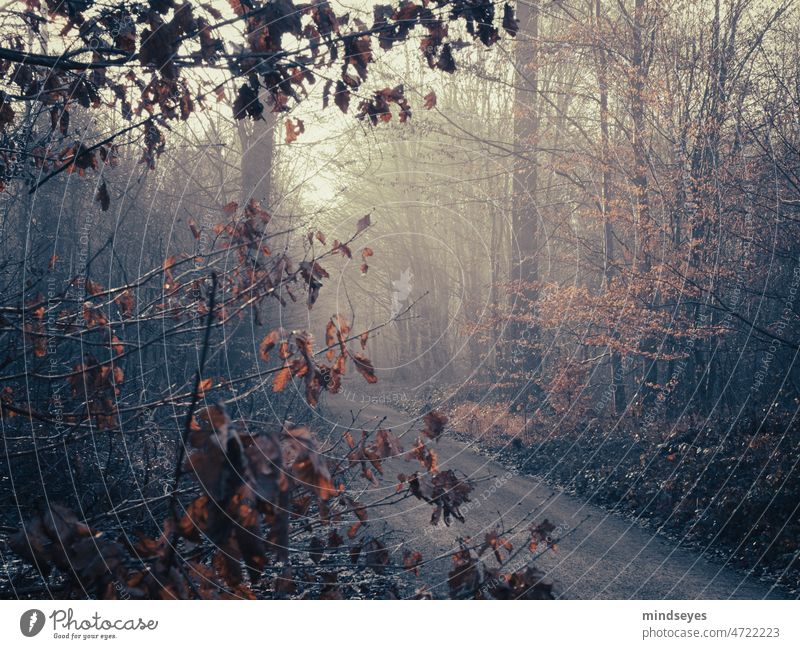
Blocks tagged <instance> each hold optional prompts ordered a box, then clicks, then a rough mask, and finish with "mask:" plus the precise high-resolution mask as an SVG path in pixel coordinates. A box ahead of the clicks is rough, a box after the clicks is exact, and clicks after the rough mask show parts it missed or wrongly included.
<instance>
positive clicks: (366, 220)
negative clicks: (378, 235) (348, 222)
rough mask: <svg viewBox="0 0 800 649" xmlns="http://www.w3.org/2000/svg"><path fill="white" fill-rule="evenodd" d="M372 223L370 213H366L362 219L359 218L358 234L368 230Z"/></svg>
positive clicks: (357, 224)
mask: <svg viewBox="0 0 800 649" xmlns="http://www.w3.org/2000/svg"><path fill="white" fill-rule="evenodd" d="M370 225H371V221H370V215H369V214H365V215H364V216H362V217H361V218H360V219H358V223H356V234H358V233H359V232H362V231H363V230H366V229H367V228H368V227H369V226H370Z"/></svg>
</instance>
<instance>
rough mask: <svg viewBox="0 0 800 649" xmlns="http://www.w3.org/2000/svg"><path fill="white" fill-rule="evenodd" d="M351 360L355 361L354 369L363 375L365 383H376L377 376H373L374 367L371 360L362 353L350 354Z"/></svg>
mask: <svg viewBox="0 0 800 649" xmlns="http://www.w3.org/2000/svg"><path fill="white" fill-rule="evenodd" d="M352 358H353V362H354V363H355V366H356V370H357V371H358V373H359V374H361V376H363V377H364V379H365V380H366V382H367V383H377V382H378V377H377V376H375V367H374V366H373V365H372V361H371V360H369V359H368V358H367V357H366V356H364V355H363V354H360V353H359V354H355V355H354V356H352Z"/></svg>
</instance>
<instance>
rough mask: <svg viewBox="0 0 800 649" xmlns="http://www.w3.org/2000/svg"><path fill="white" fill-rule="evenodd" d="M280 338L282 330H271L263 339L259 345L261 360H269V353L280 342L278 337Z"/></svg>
mask: <svg viewBox="0 0 800 649" xmlns="http://www.w3.org/2000/svg"><path fill="white" fill-rule="evenodd" d="M279 338H280V332H279V331H277V330H275V331H270V332H269V333H268V334H267V335H266V336H264V339H263V340H262V341H261V344H260V345H259V346H258V355H259V356H260V357H261V360H262V361H264V362H266V361H268V360H269V353H270V352H271V351H272V350H273V349H274V347H275V345H277V344H278V339H279Z"/></svg>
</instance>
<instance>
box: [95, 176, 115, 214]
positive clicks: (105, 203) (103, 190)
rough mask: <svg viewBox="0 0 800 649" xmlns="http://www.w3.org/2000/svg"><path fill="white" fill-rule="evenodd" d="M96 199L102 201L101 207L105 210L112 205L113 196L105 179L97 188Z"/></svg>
mask: <svg viewBox="0 0 800 649" xmlns="http://www.w3.org/2000/svg"><path fill="white" fill-rule="evenodd" d="M94 200H96V201H97V202H98V203H100V209H101V210H102V211H103V212H108V208H109V206H110V205H111V196H109V194H108V186H107V185H106V181H105V180H104V181H103V182H102V183H100V186H99V187H98V188H97V192H96V193H95V196H94Z"/></svg>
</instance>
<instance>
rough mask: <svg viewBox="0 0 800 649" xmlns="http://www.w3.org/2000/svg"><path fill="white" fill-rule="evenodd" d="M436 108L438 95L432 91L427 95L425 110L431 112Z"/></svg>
mask: <svg viewBox="0 0 800 649" xmlns="http://www.w3.org/2000/svg"><path fill="white" fill-rule="evenodd" d="M435 106H436V93H435V92H434V91H433V90H431V91H430V92H429V93H428V94H427V95H425V109H426V110H431V109H432V108H434V107H435Z"/></svg>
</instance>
